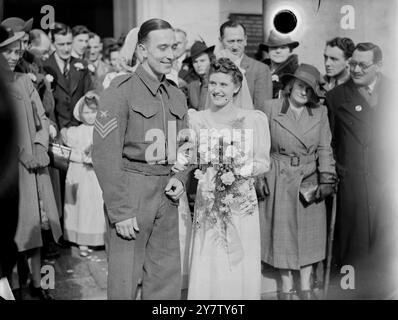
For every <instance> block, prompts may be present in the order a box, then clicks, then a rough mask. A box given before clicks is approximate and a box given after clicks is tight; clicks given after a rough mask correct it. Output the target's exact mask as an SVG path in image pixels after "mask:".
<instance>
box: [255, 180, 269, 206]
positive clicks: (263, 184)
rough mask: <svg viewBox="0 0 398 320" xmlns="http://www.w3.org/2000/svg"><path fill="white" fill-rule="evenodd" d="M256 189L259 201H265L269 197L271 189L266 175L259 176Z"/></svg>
mask: <svg viewBox="0 0 398 320" xmlns="http://www.w3.org/2000/svg"><path fill="white" fill-rule="evenodd" d="M254 187H255V189H256V195H257V200H258V201H262V200H265V198H266V197H267V196H269V193H270V192H269V188H268V183H267V178H266V177H265V175H263V174H262V175H259V176H257V177H256V178H255V182H254Z"/></svg>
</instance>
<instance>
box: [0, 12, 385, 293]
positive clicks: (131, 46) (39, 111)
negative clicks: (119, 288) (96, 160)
mask: <svg viewBox="0 0 398 320" xmlns="http://www.w3.org/2000/svg"><path fill="white" fill-rule="evenodd" d="M32 23H33V21H32V19H31V20H29V21H24V20H22V19H20V18H15V17H14V18H7V19H5V20H3V21H2V22H1V30H0V32H1V39H0V53H1V54H0V67H1V77H2V82H4V84H3V83H2V85H1V87H0V93H1V95H2V97H1V103H2V104H4V105H8V103H7V101H10V104H12V105H13V109H12V110H7V111H3V110H1V117H2V118H1V122H2V125H1V128H2V130H3V131H4V132H2V133H3V134H2V135H1V137H2V138H1V139H2V140H3V145H4V146H5V150H11V151H12V152H8V151H7V152H4V153H3V154H4V155H3V157H6V158H7V157H8V155H10V154H12V153H18V155H17V156H18V159H19V165H18V168H16V167H15V163H13V162H12V161H10V159H8V158H7V159H6V160H4V166H3V168H9V169H7V170H3V171H5V172H6V173H3V174H2V182H1V185H0V188H1V189H0V191H1V192H2V194H1V198H2V199H4V201H3V203H6V204H7V205H6V206H5V209H4V211H8V213H9V214H7V215H6V214H3V216H7V219H10V220H14V219H15V215H14V213H15V212H17V216H18V225H17V227H16V228H14V229H16V230H15V237H14V240H15V244H16V248H15V244H14V242H5V241H4V242H3V241H1V245H2V246H3V245H4V248H5V250H6V251H3V249H2V251H1V253H0V255H1V262H2V264H1V269H0V271H1V277H7V276H8V277H10V274H11V272H12V266H13V263H12V261H17V262H18V263H17V267H18V268H17V269H18V275H19V282H20V283H19V286H23V285H25V284H26V282H27V275H28V274H30V275H31V281H30V290H31V294H32V295H33V296H36V297H39V298H40V299H51V294H50V293H49V291H48V290H44V289H42V288H41V286H40V279H41V274H40V269H41V261H42V259H43V258H56V257H57V256H59V247H58V245H57V243H61V244H63V245H66V244H67V243H68V242H70V243H74V244H76V245H77V246H78V247H79V252H80V255H81V256H82V257H87V256H89V255H90V253H91V251H92V250H93V248H95V247H102V246H106V242H107V239H106V236H105V234H106V221H105V215H104V208H103V207H104V206H103V200H102V193H101V188H100V186H99V183H98V181H97V178H96V175H95V172H94V170H93V165H92V156H91V151H92V144H93V140H92V139H93V127H94V122H95V119H96V115H97V111H98V106H99V96H100V95H101V94H102V92H103V91H104V90H105V89H106V88H108V87H109V86H110V85H111V83H112V80H113V79H115V78H116V77H117V76H120V75H123V74H128V73H132V72H134V70H135V67H136V66H137V65H138V64H139V63H140V62H141V61H142V57H141V56H140V54H139V52H138V51H135V48H136V45H137V44H136V42H137V40H136V37H137V30H134V29H133V30H132V31H131V32H130V33H129V34H128V35H126V37H122V38H120V39H118V40H116V39H112V38H101V37H100V36H99V35H98V34H96V33H95V32H92V31H90V30H88V29H87V28H86V27H85V26H82V25H78V26H74V27H73V28H70V27H68V26H67V25H65V24H62V23H55V25H54V26H53V28H52V29H51V30H50V31H49V32H48V33H47V32H45V31H43V30H39V29H32ZM175 39H176V44H175V48H174V55H175V59H174V62H173V68H172V72H170V73H169V74H168V75H167V78H168V80H169V82H170V83H172V84H173V85H175V86H176V87H179V88H180V89H181V90H182V91H183V92H184V94H185V95H186V98H187V105H188V108H193V109H196V110H198V111H200V110H204V109H205V108H206V106H207V103H208V85H209V68H210V65H211V63H212V62H213V61H215V59H217V58H219V57H228V58H230V59H231V60H232V61H234V62H235V64H237V65H238V66H240V68H241V70H243V72H244V75H245V78H246V81H247V86H248V89H249V92H250V97H251V101H252V106H253V107H254V108H255V109H259V110H262V111H264V112H266V113H267V112H268V111H267V106H269V104H268V103H269V102H268V100H270V99H279V100H280V101H284V99H288V98H290V99H293V98H294V96H293V95H294V94H295V92H296V91H295V89H296V88H295V87H294V86H293V83H292V82H289V81H287V82H286V80H285V79H286V77H288V76H290V77H292V76H293V77H295V78H298V79H301V80H302V81H304V82H305V83H307V84H308V83H310V84H311V85H312V88H313V92H312V95H313V101H312V100H311V101H312V102H314V104H315V105H316V104H319V103H320V104H325V105H327V106H328V110H329V111H328V117H326V116H325V122H324V125H325V126H326V125H328V124H329V123H330V131H327V132H326V131H325V132H323V131H322V129H323V128H321V127H319V128H318V127H317V128H316V130H315V133H314V134H315V135H325V137H324V138H325V140H324V141H328V137H327V135H331V137H332V138H331V139H332V146H333V148H334V149H333V150H334V152H333V154H328V155H327V157H332V158H331V159H335V161H336V171H334V169H333V170H332V172H331V173H332V177H331V176H328V175H324V176H321V178H320V181H319V183H320V184H321V185H322V184H323V185H325V186H327V187H325V188H323V189H322V192H324V197H323V198H328V195H330V194H332V193H333V192H334V191H333V190H334V188H335V187H336V185H337V181H338V180H339V188H338V190H339V191H338V194H337V222H336V241H335V244H336V247H337V248H338V249H336V255H335V260H336V261H335V262H336V264H339V265H344V264H350V265H356V264H358V265H359V266H360V268H362V269H364V272H363V276H364V277H367V276H368V275H369V272H370V271H371V270H369V269H373V270H374V269H375V268H376V269H377V268H379V267H380V268H381V269H383V271H381V272H384V267H385V264H384V262H380V261H384V260H383V259H384V258H385V256H384V252H385V251H387V249H390V247H391V243H390V242H389V241H390V239H389V238H388V237H386V236H388V235H389V234H388V230H389V223H388V221H390V219H391V216H390V212H389V208H386V206H384V204H385V203H386V202H387V201H388V199H384V198H383V197H387V195H386V194H380V193H381V190H385V189H384V186H386V185H389V182H388V181H387V179H386V177H385V176H384V175H382V174H381V172H382V171H383V170H382V169H385V166H384V165H387V162H386V161H388V160H389V159H384V156H386V155H387V154H388V152H389V149H388V146H386V145H385V144H383V143H380V141H379V140H377V137H378V136H377V135H375V133H376V132H377V133H380V130H381V128H383V125H382V124H380V123H379V120H380V121H383V120H384V119H385V118H382V119H380V117H378V116H376V115H377V114H378V113H379V112H383V115H388V114H389V110H388V109H386V108H385V104H386V103H385V98H386V97H387V96H388V94H389V93H390V92H388V90H387V91H385V90H386V88H388V86H389V85H390V83H389V82H388V80H387V79H386V78H385V77H384V76H383V75H382V74H381V68H382V60H383V59H382V51H381V49H380V48H379V47H378V46H377V45H375V44H373V43H367V42H364V43H359V44H354V42H353V41H352V40H351V39H349V38H344V37H343V38H342V37H336V38H334V39H329V40H327V41H326V42H325V44H324V47H323V55H324V66H325V70H324V75H321V72H320V71H318V70H317V69H316V68H315V67H313V66H310V65H300V57H299V56H298V55H297V54H296V53H295V48H297V47H298V46H299V45H300V43H299V42H298V41H294V40H293V39H291V38H290V37H289V36H286V35H283V34H280V33H278V32H277V31H275V30H272V31H271V32H270V34H269V35H267V39H266V41H265V42H264V43H262V44H259V50H260V51H262V52H264V56H266V59H264V60H263V61H258V60H255V59H252V58H250V57H248V56H247V55H246V54H245V47H246V42H247V37H246V30H245V27H244V25H243V24H241V23H238V22H235V21H228V22H226V23H224V24H223V25H222V26H221V28H220V44H219V45H217V46H208V45H207V44H206V43H205V42H203V41H195V42H194V43H193V45H192V46H191V48H190V50H188V48H187V43H188V39H187V33H186V32H185V31H183V30H181V29H175ZM320 54H322V53H321V52H320ZM261 56H263V55H261ZM322 73H323V72H322ZM287 83H290V86H291V87H289V88H286V84H287ZM3 95H5V96H6V95H8V97H7V99H8V100H5V99H4V100H3ZM281 103H282V102H281ZM278 106H279V105H278V104H275V108H277V107H278ZM2 107H3V106H2ZM282 110H283V109H282ZM292 110H293V109H292ZM379 110H380V111H379ZM381 110H385V111H381ZM10 112H11V113H12V112H13V113H15V115H14V117H15V118H16V123H17V124H18V125H17V128H18V136H17V135H16V133H15V127H12V126H11V125H10V124H11V122H9V121H7V120H4V119H12V117H10V118H9V115H8V114H9V113H10ZM286 112H287V111H286V110H285V113H286ZM304 112H307V111H304ZM308 112H309V114H310V115H311V110H310V109H308ZM267 115H268V116H269V114H267ZM296 116H297V117H300V114H296ZM275 117H276V116H275ZM275 119H276V120H275V121H281V126H282V127H283V123H282V120H278V119H277V118H275ZM3 122H4V124H3ZM307 124H308V125H309V126H311V123H310V120H309V122H308V123H307ZM271 126H272V124H271ZM310 129H314V128H311V127H307V128H306V127H295V129H288V130H297V132H299V133H300V134H301V133H303V132H306V131H308V130H310ZM372 134H373V135H374V136H376V137H373V136H372ZM271 135H272V130H271ZM304 136H305V135H304ZM3 137H11V138H12V139H10V140H8V139H4V138H3ZM271 139H274V140H275V141H277V140H278V138H276V137H272V136H271ZM300 139H301V140H300ZM306 139H307V138H305V137H304V138H302V137H301V138H299V140H300V144H301V147H303V148H307V149H308V148H310V146H311V138H308V140H306ZM10 141H13V142H16V141H18V143H17V145H18V150H14V149H15V146H14V144H12V145H11V144H10ZM61 147H62V148H63V150H65V152H67V154H68V158H69V160H70V161H69V167H68V169H67V170H62V169H60V168H59V167H57V165H56V164H55V161H54V159H53V157H52V154H51V153H52V152H56V151H55V150H56V148H61ZM301 147H300V148H301ZM275 148H278V144H277V143H275V144H273V145H272V147H271V154H275V155H278V156H279V157H283V156H286V157H289V159H290V160H289V161H291V166H293V167H295V166H297V167H299V166H300V161H302V163H301V164H303V163H304V162H305V161H307V160H308V159H305V157H303V156H302V157H301V156H300V154H299V153H297V154H292V151H289V150H284V149H281V148H280V149H279V150H276V149H275ZM325 148H326V146H325ZM296 151H297V150H293V153H295V152H296ZM297 152H299V151H297ZM318 156H319V155H317V156H316V157H318ZM271 157H272V155H271ZM275 157H276V156H275ZM300 157H301V159H300ZM319 157H320V158H319V159H324V158H322V157H321V156H319ZM329 160H330V159H329ZM329 160H328V161H329ZM372 160H373V161H374V162H372ZM384 160H386V161H384ZM2 161H3V160H2ZM295 161H298V163H297V164H295V163H294V162H295ZM320 161H321V160H320ZM331 161H332V162H334V160H331ZM325 163H326V162H325ZM325 163H323V165H324V166H326V164H325ZM319 165H320V166H321V168H320V169H319V170H320V171H322V169H324V171H326V173H328V172H329V171H328V169H327V168H326V169H325V168H322V163H320V164H319ZM328 165H331V164H330V163H329V164H328ZM380 166H381V168H380ZM296 173H297V174H298V175H300V173H299V172H298V171H297V172H296ZM329 173H330V172H329ZM383 174H384V171H383ZM7 175H8V176H7ZM17 177H18V178H17ZM265 177H266V175H265ZM3 178H4V181H8V183H9V184H7V185H5V183H4V182H3ZM290 178H291V179H293V178H292V177H290ZM301 178H303V173H302V172H301ZM15 179H17V181H18V185H17V184H16V183H15V181H16V180H15ZM294 179H296V178H294ZM264 181H265V182H264ZM272 181H273V180H272ZM263 182H264V183H269V182H270V178H269V177H268V180H263ZM284 183H286V185H285V187H286V188H289V183H288V182H286V181H285V182H284ZM257 184H258V185H259V184H261V179H258V181H257ZM331 185H333V187H331ZM18 187H19V188H18ZM188 187H189V189H188V190H187V192H188V200H189V203H190V205H191V207H192V206H193V204H194V198H195V196H194V194H195V190H196V187H195V185H194V183H191V184H188ZM270 187H271V188H270V189H271V190H274V189H273V186H270ZM278 188H279V187H278ZM328 188H329V189H328ZM260 189H261V188H258V190H257V191H258V193H257V195H258V197H259V201H260V210H261V208H263V210H265V211H266V212H273V211H275V207H276V206H278V205H277V204H275V201H281V203H282V206H281V207H280V208H279V209H278V210H280V211H281V212H283V211H286V212H295V210H298V209H297V206H296V205H293V207H290V206H289V205H286V204H285V203H284V202H289V201H295V200H294V199H293V198H292V199H284V198H283V196H282V195H280V196H279V195H278V197H279V198H278V197H276V198H274V202H270V201H269V198H268V200H267V197H269V195H267V194H262V193H261V192H260V191H261V190H260ZM18 190H19V202H18V200H17V197H16V195H17V194H18ZM283 190H284V189H283V188H282V189H280V190H279V189H278V192H282V191H283ZM285 191H286V190H285ZM282 198H283V199H284V200H283V201H282ZM278 199H279V200H278ZM5 200H7V201H5ZM264 201H265V204H264ZM267 201H268V202H267ZM261 203H263V205H264V206H263V207H261ZM8 206H9V208H8ZM328 206H329V207H330V206H331V205H330V204H329V205H328ZM314 210H319V209H314ZM307 214H308V215H310V214H311V213H307ZM260 216H261V212H260ZM265 216H266V218H265V219H266V221H265V225H266V227H265V229H263V230H262V232H264V236H262V237H263V238H262V239H263V240H264V244H263V248H262V254H263V255H262V260H263V262H264V263H267V264H270V265H272V266H274V267H276V268H278V269H281V270H283V271H282V272H281V275H282V280H283V281H284V282H283V283H284V285H285V288H284V293H286V295H285V298H289V293H291V292H293V289H294V288H293V284H292V281H293V280H292V271H293V270H299V271H300V274H301V277H302V278H303V280H302V281H303V282H305V281H307V282H308V283H309V279H310V276H311V275H312V276H313V275H314V272H313V271H312V270H313V268H312V265H313V264H314V263H316V262H318V261H320V260H322V259H324V252H325V247H326V242H325V241H326V220H318V221H316V222H314V220H313V219H312V220H311V219H308V217H307V218H305V219H304V220H303V221H300V222H299V223H298V222H297V221H296V225H295V226H293V227H292V224H291V220H290V222H289V221H287V222H286V224H283V223H281V224H278V225H276V224H275V225H274V224H273V223H275V220H274V216H272V217H271V216H269V215H265ZM287 217H288V218H289V217H290V219H293V217H294V215H292V216H287ZM267 219H268V220H267ZM4 221H5V220H4ZM11 222H12V221H11ZM11 222H10V224H11ZM2 224H4V223H2ZM5 224H6V225H7V223H5ZM14 225H15V223H14ZM268 226H271V229H269V228H268ZM290 228H293V229H294V230H293V231H292V230H290ZM6 230H7V232H12V231H13V230H12V228H8V227H6ZM275 230H279V232H280V234H283V233H286V232H292V234H293V235H292V237H291V238H289V239H290V240H289V241H290V242H289V244H288V245H289V246H291V247H292V248H294V249H292V250H293V251H294V253H291V258H292V261H293V260H294V261H295V262H294V263H290V262H288V263H285V262H283V263H279V261H285V260H284V258H283V259H282V258H280V257H279V256H278V254H277V252H275V250H279V249H280V248H279V247H278V246H281V245H282V246H283V245H286V243H285V244H283V243H282V244H281V242H278V243H276V244H275V243H274V241H282V239H277V238H276V237H275V236H273V234H274V232H275ZM0 234H1V236H3V232H0ZM303 239H304V240H303ZM385 240H386V241H387V242H383V241H385ZM282 242H283V241H282ZM314 243H318V244H319V245H318V246H316V245H314ZM274 244H275V246H274ZM380 247H381V248H382V249H383V250H379V249H380ZM278 248H279V249H278ZM297 248H298V249H297ZM13 249H16V251H17V252H18V254H17V255H15V254H14V252H15V250H13ZM317 250H318V251H317ZM282 251H283V250H282ZM318 252H319V254H318ZM281 255H282V256H283V253H282V254H281ZM306 255H307V256H306ZM388 255H389V254H388V253H387V256H388ZM368 257H370V258H369V259H368ZM278 259H281V260H278ZM289 259H290V258H289ZM289 259H287V260H286V261H290V260H289ZM295 259H296V260H295ZM3 260H4V264H3ZM303 261H304V262H303ZM364 261H365V262H364ZM386 264H387V263H386ZM308 266H310V268H308ZM361 276H362V274H361ZM17 286H18V285H17V284H12V287H17ZM307 287H308V286H307ZM372 289H373V287H372Z"/></svg>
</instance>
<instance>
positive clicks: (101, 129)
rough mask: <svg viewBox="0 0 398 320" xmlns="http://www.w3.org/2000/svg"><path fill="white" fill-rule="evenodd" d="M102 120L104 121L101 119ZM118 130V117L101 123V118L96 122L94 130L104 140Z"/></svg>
mask: <svg viewBox="0 0 398 320" xmlns="http://www.w3.org/2000/svg"><path fill="white" fill-rule="evenodd" d="M100 119H104V118H102V117H100ZM116 128H117V119H116V117H114V118H111V119H109V120H108V121H106V122H103V121H102V123H101V122H100V120H99V118H97V119H96V120H95V124H94V129H95V131H97V132H98V134H99V135H100V136H101V138H102V139H105V138H106V136H107V135H108V134H110V133H111V132H112V131H113V130H114V129H116Z"/></svg>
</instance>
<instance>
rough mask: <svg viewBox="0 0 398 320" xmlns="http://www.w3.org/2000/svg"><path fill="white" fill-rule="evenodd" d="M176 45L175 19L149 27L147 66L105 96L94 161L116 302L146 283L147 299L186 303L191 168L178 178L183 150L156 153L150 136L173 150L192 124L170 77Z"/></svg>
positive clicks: (145, 31)
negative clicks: (181, 210)
mask: <svg viewBox="0 0 398 320" xmlns="http://www.w3.org/2000/svg"><path fill="white" fill-rule="evenodd" d="M174 46H175V37H174V31H173V29H172V27H171V25H170V24H169V23H168V22H166V21H164V20H160V19H151V20H148V21H146V22H144V23H143V24H142V26H141V28H140V30H139V33H138V50H139V51H140V54H142V57H143V62H142V64H140V65H139V66H138V68H137V69H136V72H135V73H132V74H129V75H123V76H119V77H118V78H116V79H114V80H113V81H112V83H111V85H110V87H109V88H108V89H107V90H105V91H104V92H103V94H102V95H101V98H100V108H99V112H98V115H97V119H96V123H95V129H94V145H93V157H92V158H93V165H94V169H95V172H96V174H97V177H98V181H99V183H100V186H101V188H102V191H103V197H104V202H105V206H106V210H107V217H108V220H109V228H108V231H109V234H108V235H109V248H108V262H109V269H108V298H109V299H135V298H136V294H137V286H138V282H139V279H142V299H180V295H181V271H180V268H181V267H180V249H179V239H178V212H177V206H178V199H179V197H180V196H181V195H182V194H183V192H184V182H185V180H186V176H187V171H185V172H179V173H173V174H172V173H171V166H172V164H173V162H174V161H173V160H175V151H174V152H166V151H165V152H160V151H159V150H158V151H159V152H157V153H156V154H155V156H154V157H150V156H148V155H149V154H150V152H148V151H149V150H150V149H151V148H148V147H150V146H151V145H152V144H153V140H152V139H150V140H148V139H147V137H146V136H148V135H149V134H150V133H153V132H156V131H153V130H151V129H155V130H158V132H159V131H160V132H162V133H163V134H164V137H165V139H164V140H163V147H164V150H168V149H169V150H170V149H172V148H171V146H172V145H173V144H174V143H176V140H175V139H168V138H167V137H170V136H174V135H175V134H176V132H178V131H179V130H181V129H183V128H186V126H187V124H186V114H187V106H186V99H185V97H184V95H183V94H182V92H181V91H180V90H179V89H178V88H176V87H174V86H173V85H172V84H171V83H169V82H168V81H167V80H166V78H165V74H167V73H168V72H170V70H171V68H172V63H173V60H174V55H173V49H174ZM132 54H133V53H132ZM170 124H172V125H170ZM172 128H173V129H172ZM172 131H174V132H172ZM157 138H159V136H158V137H157ZM157 141H158V142H159V141H162V139H160V140H157ZM161 144H162V143H161ZM160 149H162V148H160ZM166 154H167V155H166Z"/></svg>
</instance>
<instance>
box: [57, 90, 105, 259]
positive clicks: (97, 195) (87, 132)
mask: <svg viewBox="0 0 398 320" xmlns="http://www.w3.org/2000/svg"><path fill="white" fill-rule="evenodd" d="M97 110H98V96H97V95H96V94H95V93H94V92H93V91H89V92H87V93H86V95H85V96H83V97H82V98H81V99H80V100H79V101H78V102H77V104H76V106H75V109H74V111H73V115H74V117H75V118H76V119H77V120H79V121H81V122H83V124H81V125H80V126H78V127H70V128H68V130H67V133H66V144H67V145H68V146H69V147H71V148H72V153H71V158H70V159H71V162H70V164H69V169H68V172H67V175H66V182H65V208H64V232H65V239H66V240H68V241H70V242H74V243H76V244H78V245H79V249H80V255H81V256H82V257H87V256H88V255H89V252H91V249H89V248H88V246H102V245H104V236H105V228H106V225H105V216H104V210H103V200H102V191H101V189H100V186H99V184H98V180H97V177H96V175H95V173H94V170H93V166H92V160H91V149H92V144H93V128H94V122H95V117H96V114H97Z"/></svg>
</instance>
